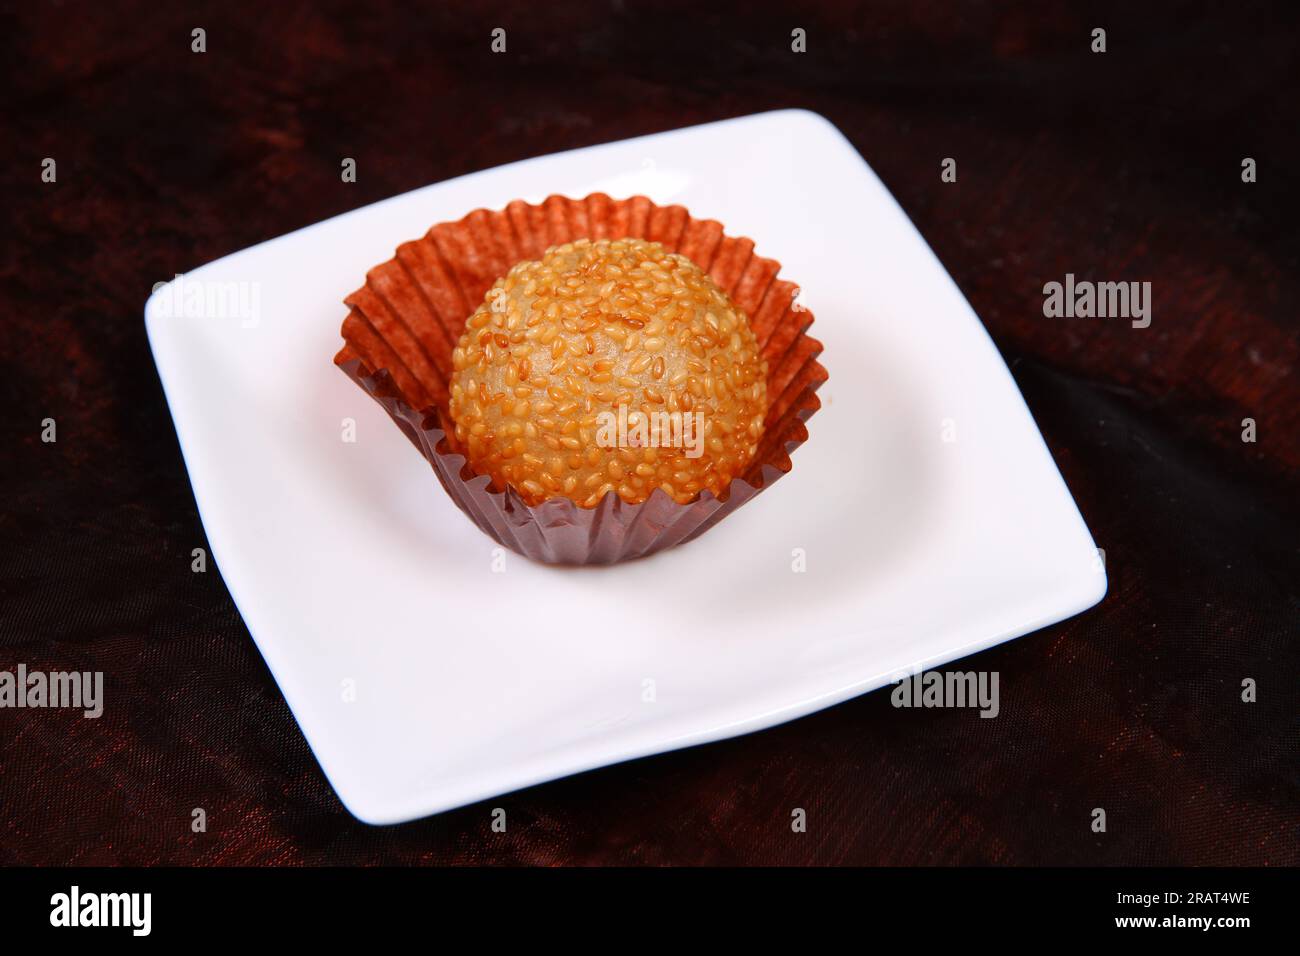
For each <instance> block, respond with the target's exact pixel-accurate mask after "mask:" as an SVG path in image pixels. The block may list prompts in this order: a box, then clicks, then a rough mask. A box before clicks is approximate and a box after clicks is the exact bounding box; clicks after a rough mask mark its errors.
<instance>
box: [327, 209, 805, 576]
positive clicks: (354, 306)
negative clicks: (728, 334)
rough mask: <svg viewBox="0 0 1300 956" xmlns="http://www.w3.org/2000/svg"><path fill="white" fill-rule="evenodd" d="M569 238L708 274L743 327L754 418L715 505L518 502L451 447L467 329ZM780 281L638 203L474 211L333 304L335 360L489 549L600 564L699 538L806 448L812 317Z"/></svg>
mask: <svg viewBox="0 0 1300 956" xmlns="http://www.w3.org/2000/svg"><path fill="white" fill-rule="evenodd" d="M582 238H588V239H593V240H595V239H623V238H639V239H646V240H650V241H653V242H658V243H661V244H662V245H663V246H664V247H665V248H666V249H668V250H669V251H672V252H679V253H681V254H682V255H684V256H686V257H687V258H689V259H690V260H691V261H693V262H694V263H695V264H696V265H698V266H699V267H700V268H701V269H703V270H704V271H705V272H707V273H708V274H709V275H710V276H711V277H712V279H713V281H714V282H716V283H717V284H718V286H719V287H721V288H722V289H724V290H726V292H727V293H728V294H729V295H730V296H731V299H732V301H733V302H734V303H735V304H736V305H737V306H739V307H740V308H741V309H743V310H744V311H745V314H746V315H747V316H748V317H749V321H750V326H751V328H752V329H753V331H754V336H755V338H756V339H757V341H758V344H759V347H760V349H761V352H762V357H763V358H764V359H765V360H766V361H767V367H768V376H767V395H768V410H767V417H766V419H765V421H764V428H763V435H762V438H761V439H760V441H759V445H758V448H757V450H756V451H755V453H754V457H753V459H752V460H751V462H750V464H749V467H748V468H747V469H746V470H745V472H744V474H742V475H741V476H740V477H737V478H735V479H733V480H732V482H731V484H730V485H729V486H728V487H727V488H726V489H725V490H724V492H723V494H722V495H721V496H714V495H713V493H712V492H710V491H708V490H705V491H702V492H701V493H700V494H699V495H698V496H697V497H696V498H694V499H693V500H691V501H690V502H688V503H686V504H678V503H677V502H675V501H673V500H672V499H671V498H670V497H668V495H666V494H665V493H664V492H663V491H662V490H661V489H655V491H654V492H653V494H652V495H651V496H650V497H649V498H648V499H646V501H644V502H642V503H640V504H628V503H627V502H626V501H623V500H622V499H621V498H620V497H619V496H618V495H617V494H616V493H615V492H613V491H610V492H609V493H607V494H606V495H605V497H604V498H603V499H602V500H601V501H600V503H599V504H597V505H596V506H595V507H594V508H584V507H581V506H580V505H578V504H577V503H576V502H574V501H572V500H570V499H568V498H563V497H557V498H551V499H549V500H547V501H543V502H542V503H541V504H538V505H529V504H527V503H526V502H525V501H524V500H523V498H522V497H521V496H520V495H519V493H518V492H517V491H516V490H515V489H514V488H513V487H512V486H507V487H506V488H505V489H504V490H503V491H497V490H493V489H492V488H491V487H490V478H489V476H488V475H486V474H477V473H476V472H475V471H474V470H473V469H472V468H471V467H470V466H469V464H468V463H467V461H466V458H465V455H464V454H463V452H462V450H461V449H460V448H458V447H457V446H456V442H455V438H454V435H455V430H454V427H453V423H452V421H451V418H450V416H449V414H448V411H447V405H448V398H449V389H450V381H451V377H452V362H451V353H452V350H453V349H454V348H455V346H456V342H457V340H458V339H459V338H460V334H461V331H462V330H463V329H464V326H465V322H466V320H467V319H468V318H469V316H470V315H471V313H473V311H474V310H475V309H476V308H477V307H478V306H479V304H480V303H481V302H482V301H483V298H484V296H485V295H486V294H487V291H488V289H489V288H490V287H491V286H492V284H493V283H494V282H495V281H496V280H497V279H499V278H500V277H501V276H503V275H505V274H506V273H507V272H508V271H509V270H510V269H511V267H513V266H514V265H515V264H516V263H518V262H520V261H522V260H525V259H540V258H541V257H542V256H543V254H545V252H546V250H547V249H549V248H550V247H552V246H556V245H561V244H563V243H566V242H571V241H573V240H575V239H582ZM779 271H780V265H779V264H778V263H776V262H774V261H773V260H771V259H764V258H762V257H760V256H756V255H754V243H753V242H752V241H751V240H749V239H743V238H739V239H738V238H733V237H731V236H728V235H726V234H725V233H724V232H723V228H722V226H721V224H719V223H717V222H714V221H713V220H709V219H695V218H693V217H692V216H691V215H690V213H688V212H687V211H686V209H684V208H683V207H681V206H657V205H655V204H654V203H652V202H651V201H650V200H649V199H646V198H645V197H644V196H634V197H633V198H631V199H625V200H614V199H611V198H610V197H609V196H606V195H604V194H603V193H594V194H592V195H590V196H588V197H587V198H586V199H579V200H574V199H566V198H564V197H562V196H551V197H550V198H549V199H547V200H546V201H545V202H543V203H541V204H540V205H532V204H529V203H526V202H522V201H519V200H516V201H515V202H512V203H510V205H508V206H506V208H505V209H504V210H501V211H499V212H491V211H488V210H486V209H476V210H475V211H473V212H471V213H470V214H469V215H467V216H465V217H464V218H463V219H461V220H459V221H458V222H446V223H440V224H438V225H436V226H434V227H433V228H432V229H430V230H429V231H428V233H426V234H425V236H424V237H423V238H421V239H416V240H414V241H411V242H406V243H403V244H402V245H401V246H399V247H398V248H397V255H396V256H394V257H393V258H392V259H390V260H388V261H387V262H385V263H382V264H380V265H378V266H375V267H374V268H373V269H371V270H370V272H369V273H367V275H366V283H365V285H364V286H362V287H361V288H360V289H358V290H357V291H356V292H354V293H352V294H351V295H350V296H348V297H347V298H346V299H345V300H344V304H345V305H347V306H348V307H349V308H350V311H349V312H348V315H347V318H345V319H344V320H343V338H344V340H345V343H346V344H345V345H344V346H343V348H342V349H341V350H340V351H339V353H338V355H336V356H335V358H334V362H335V364H336V365H338V366H339V368H341V369H342V370H343V371H344V372H346V373H347V375H348V376H349V377H350V378H351V379H352V380H353V381H354V382H356V383H357V384H358V385H359V386H361V388H363V389H364V390H365V391H366V392H367V393H368V394H369V395H370V396H371V397H372V398H374V399H375V401H377V402H378V403H379V404H380V405H381V406H382V407H383V408H384V410H385V411H387V412H388V414H389V415H390V416H391V417H392V419H393V421H394V422H396V423H397V426H398V427H399V428H401V429H402V431H403V433H405V435H406V437H407V438H409V439H410V440H411V442H412V444H414V445H415V447H416V448H418V449H419V450H420V452H421V453H422V454H423V455H424V457H425V458H427V459H428V460H429V463H430V464H431V465H432V466H433V470H434V472H435V473H436V474H437V476H438V479H439V481H441V482H442V486H443V487H444V488H445V489H446V490H447V494H449V495H451V498H452V500H453V501H454V502H456V504H457V506H458V507H459V508H460V509H461V511H463V512H465V514H466V515H467V516H468V517H469V519H470V520H471V521H473V522H474V523H475V524H476V525H478V527H479V528H480V529H481V530H482V531H483V532H484V533H485V534H487V535H488V536H489V537H491V538H492V539H493V540H495V541H497V542H499V543H500V544H502V545H504V546H505V547H507V548H510V549H511V550H513V551H516V552H518V553H519V554H522V555H524V556H525V557H527V558H531V559H532V560H534V561H541V562H544V563H547V564H571V565H581V564H613V563H615V562H618V561H626V560H629V559H631V558H638V557H642V556H644V555H648V554H653V553H654V552H656V551H662V550H663V549H665V548H670V547H672V546H673V545H677V544H682V543H683V542H686V541H690V540H691V539H692V538H696V537H698V536H699V535H701V534H703V533H704V532H705V531H707V530H708V529H709V528H711V527H713V526H714V525H715V524H717V523H718V522H719V521H721V520H722V519H723V518H725V517H726V516H727V515H729V514H731V513H732V512H733V511H735V510H736V509H737V508H739V507H740V506H741V505H742V504H744V503H745V502H747V501H749V500H750V499H752V498H754V497H755V496H757V495H758V494H759V492H761V491H763V489H765V488H767V487H769V486H770V485H771V484H772V483H773V482H775V481H776V480H777V479H778V478H780V477H781V476H782V475H785V474H787V473H788V472H789V471H790V469H791V467H792V463H791V461H790V453H791V452H792V451H794V449H795V448H797V447H798V446H799V445H801V444H803V442H805V441H806V440H807V439H808V429H807V427H806V425H805V422H807V420H808V419H809V418H810V417H811V416H812V414H813V413H814V412H815V411H817V409H818V408H820V407H821V403H820V401H819V400H818V398H817V395H816V394H815V393H816V391H817V388H818V387H819V386H820V385H821V384H822V382H824V381H826V377H827V376H826V370H825V369H824V368H822V366H821V365H820V364H819V363H818V362H817V356H818V355H819V354H820V353H821V350H822V346H821V343H820V342H818V341H817V340H816V339H814V338H812V337H811V336H809V335H808V328H809V326H811V325H812V321H813V316H812V313H811V312H809V311H808V310H807V309H805V308H803V307H801V306H798V305H796V303H795V296H796V294H797V293H798V287H797V286H796V285H795V284H794V283H793V282H789V281H787V280H784V279H779V278H777V273H778V272H779Z"/></svg>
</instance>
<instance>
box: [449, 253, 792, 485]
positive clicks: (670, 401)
mask: <svg viewBox="0 0 1300 956" xmlns="http://www.w3.org/2000/svg"><path fill="white" fill-rule="evenodd" d="M452 368H453V373H452V377H451V381H450V402H449V412H450V416H451V420H452V422H453V423H454V432H455V438H456V441H457V443H458V444H459V445H460V447H461V449H462V451H463V452H464V454H465V455H466V458H467V459H468V461H469V464H470V466H471V468H473V469H474V471H475V472H477V473H479V474H486V475H489V476H490V477H491V481H492V487H493V488H494V489H496V490H497V491H501V490H504V488H505V486H506V485H511V486H513V487H514V488H515V490H516V491H517V492H518V493H519V494H520V495H521V496H522V497H523V499H524V501H525V502H527V503H528V504H529V505H536V504H539V503H540V502H542V501H545V500H547V499H549V498H554V497H558V496H564V497H567V498H569V499H571V500H573V501H574V502H576V503H577V504H579V505H580V506H582V507H584V508H594V507H595V506H596V505H598V504H599V503H600V501H601V500H602V499H603V498H604V497H605V496H606V495H607V494H608V493H609V492H611V491H613V492H615V493H616V494H617V495H618V496H619V497H620V498H622V499H623V500H624V501H626V502H628V503H629V504H637V503H640V502H644V501H645V500H646V499H648V498H649V497H650V495H651V494H653V493H654V490H655V489H656V488H659V489H662V490H663V492H664V493H665V494H667V495H668V496H669V497H670V498H672V499H673V500H674V501H676V502H678V503H680V504H686V503H688V502H690V501H692V500H693V499H695V498H696V497H698V495H699V494H700V493H701V492H702V491H704V490H705V489H707V490H709V491H711V492H712V493H713V494H714V495H715V496H721V495H722V493H723V492H724V490H725V489H726V488H727V487H728V485H729V484H730V482H731V480H732V479H733V478H735V477H738V476H740V475H741V474H742V473H743V472H744V470H745V468H746V466H747V465H748V464H749V463H750V460H751V458H752V457H753V455H754V451H755V448H756V447H757V445H758V441H759V438H760V437H761V435H762V432H763V420H764V416H765V414H766V412H767V398H768V396H767V372H768V369H767V363H766V362H765V361H764V360H763V359H762V358H761V356H760V354H759V349H758V343H757V341H756V340H755V338H754V333H753V331H752V329H751V328H750V324H749V319H748V317H747V316H746V315H745V313H744V311H743V310H741V309H740V308H738V307H737V306H736V305H735V304H734V303H733V302H732V301H731V299H730V297H729V296H728V295H727V293H726V292H724V291H723V290H722V289H720V288H719V287H718V286H717V285H716V284H715V283H714V282H713V280H712V279H710V278H709V276H708V275H707V274H706V273H705V272H704V271H703V270H701V269H700V268H699V267H698V266H697V265H695V263H693V262H691V260H690V259H688V258H686V257H685V256H683V255H680V254H678V253H673V252H669V251H667V250H666V249H665V248H664V247H663V246H662V245H660V244H659V243H657V242H647V241H645V240H642V239H616V240H608V239H601V240H596V241H592V240H589V239H579V240H577V241H574V242H570V243H566V244H564V245H561V246H555V247H553V248H551V249H548V250H547V251H546V253H545V255H543V256H542V258H541V259H534V260H528V261H524V262H520V263H518V264H517V265H515V266H514V268H512V269H511V270H510V271H509V272H508V273H507V274H506V275H505V276H503V277H502V278H500V279H498V280H497V281H496V283H495V284H494V285H493V286H492V287H491V288H490V289H489V290H488V292H487V295H486V296H485V297H484V300H483V303H482V304H481V305H480V306H479V307H478V308H477V309H476V310H475V312H474V313H473V315H471V316H470V317H469V319H468V320H467V322H466V325H465V330H464V332H463V333H462V335H461V337H460V341H459V342H458V343H457V345H456V348H455V350H454V351H453V352H452Z"/></svg>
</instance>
